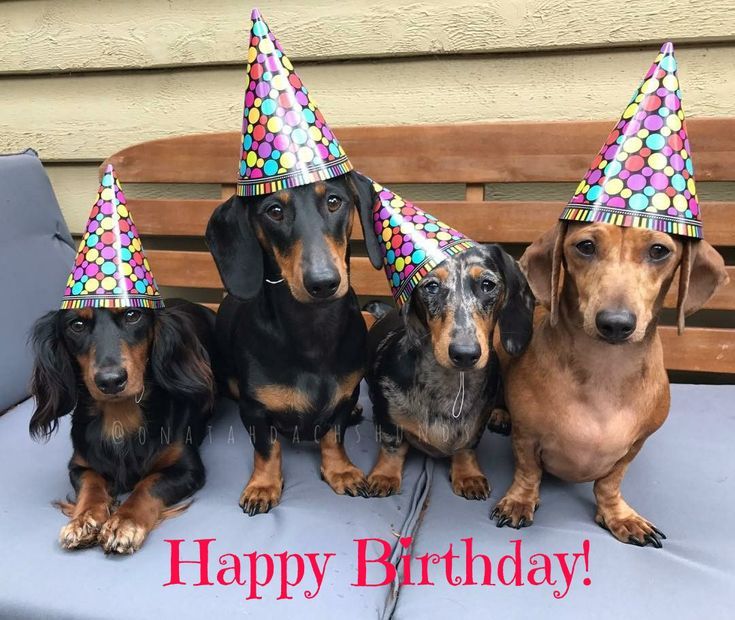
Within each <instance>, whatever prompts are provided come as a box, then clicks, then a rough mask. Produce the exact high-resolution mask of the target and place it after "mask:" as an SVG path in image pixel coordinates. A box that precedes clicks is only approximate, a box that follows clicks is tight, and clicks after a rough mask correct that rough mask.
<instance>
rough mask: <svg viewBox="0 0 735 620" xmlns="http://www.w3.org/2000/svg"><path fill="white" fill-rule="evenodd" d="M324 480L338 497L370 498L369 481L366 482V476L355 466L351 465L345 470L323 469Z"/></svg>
mask: <svg viewBox="0 0 735 620" xmlns="http://www.w3.org/2000/svg"><path fill="white" fill-rule="evenodd" d="M322 480H324V481H325V482H326V483H327V484H328V485H329V486H330V487H332V490H333V491H334V492H335V493H337V494H338V495H349V496H351V497H356V496H358V495H360V496H362V497H369V487H368V482H367V480H365V474H363V473H362V472H361V471H360V470H359V469H358V468H357V467H355V466H354V465H349V466H348V467H346V468H345V469H334V468H330V469H326V468H324V467H322Z"/></svg>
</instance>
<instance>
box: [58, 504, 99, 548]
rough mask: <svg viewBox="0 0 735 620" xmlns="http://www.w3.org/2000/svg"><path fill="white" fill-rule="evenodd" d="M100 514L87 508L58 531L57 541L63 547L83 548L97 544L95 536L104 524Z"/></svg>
mask: <svg viewBox="0 0 735 620" xmlns="http://www.w3.org/2000/svg"><path fill="white" fill-rule="evenodd" d="M104 522H105V521H104V519H103V518H102V515H99V514H97V515H96V514H95V513H94V512H93V511H91V510H87V511H86V512H84V513H82V514H81V515H79V516H78V517H75V518H74V519H72V520H71V521H69V523H67V524H66V525H65V526H64V527H62V528H61V531H60V532H59V543H60V544H61V547H62V548H63V549H84V548H85V547H91V546H93V545H95V544H97V536H98V534H99V532H100V528H101V527H102V525H103V524H104Z"/></svg>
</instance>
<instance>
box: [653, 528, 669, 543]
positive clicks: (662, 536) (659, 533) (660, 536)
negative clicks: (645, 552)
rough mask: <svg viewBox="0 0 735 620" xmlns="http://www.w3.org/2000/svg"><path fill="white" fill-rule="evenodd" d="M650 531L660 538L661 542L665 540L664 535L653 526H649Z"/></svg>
mask: <svg viewBox="0 0 735 620" xmlns="http://www.w3.org/2000/svg"><path fill="white" fill-rule="evenodd" d="M651 529H652V530H653V531H654V532H656V535H657V536H658V537H659V538H662V539H663V540H666V534H664V533H663V532H662V531H661V530H660V529H658V528H657V527H656V526H655V525H651Z"/></svg>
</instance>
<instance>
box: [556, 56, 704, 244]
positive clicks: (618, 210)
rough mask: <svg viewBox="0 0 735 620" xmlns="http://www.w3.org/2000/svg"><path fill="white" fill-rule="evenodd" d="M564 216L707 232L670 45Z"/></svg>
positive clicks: (688, 233)
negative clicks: (701, 211) (704, 225)
mask: <svg viewBox="0 0 735 620" xmlns="http://www.w3.org/2000/svg"><path fill="white" fill-rule="evenodd" d="M560 219H562V220H570V221H575V222H606V223H609V224H615V225H617V226H635V227H638V228H647V229H649V230H659V231H661V232H666V233H670V234H674V235H683V236H685V237H693V238H696V239H699V238H701V237H702V222H701V220H700V212H699V203H698V202H697V191H696V186H695V183H694V166H693V165H692V157H691V149H690V147H689V138H688V135H687V130H686V123H685V122H684V112H683V110H682V108H681V91H680V90H679V80H678V79H677V77H676V59H675V58H674V46H673V45H672V44H671V43H665V44H664V46H663V47H662V48H661V51H660V52H659V54H658V56H656V60H655V61H654V63H653V65H652V66H651V68H650V69H649V70H648V73H646V76H645V77H644V78H643V82H641V85H640V86H639V87H638V90H636V92H635V94H634V95H633V99H631V101H630V104H629V105H628V107H627V108H625V111H624V112H623V116H622V118H621V119H620V122H619V123H618V124H617V125H616V126H615V128H614V129H613V131H612V133H611V134H610V136H609V137H608V139H607V142H605V144H604V146H603V147H602V149H601V150H600V152H599V154H598V155H597V157H595V159H594V160H593V161H592V165H591V167H590V169H589V171H588V172H587V174H586V176H585V177H584V180H583V181H582V182H581V183H580V184H579V186H578V187H577V190H576V192H575V194H574V197H573V198H572V199H571V201H570V202H569V204H568V206H567V207H566V209H565V210H564V212H563V213H562V215H561V218H560Z"/></svg>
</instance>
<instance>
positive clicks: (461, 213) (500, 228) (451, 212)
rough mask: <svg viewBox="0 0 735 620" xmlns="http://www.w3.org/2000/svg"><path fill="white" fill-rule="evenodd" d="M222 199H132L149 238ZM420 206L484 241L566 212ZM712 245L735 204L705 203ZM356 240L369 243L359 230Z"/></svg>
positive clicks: (530, 231) (733, 241)
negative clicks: (364, 240)
mask: <svg viewBox="0 0 735 620" xmlns="http://www.w3.org/2000/svg"><path fill="white" fill-rule="evenodd" d="M219 203H220V201H219V200H129V201H128V206H129V207H130V210H131V212H132V213H133V217H134V218H135V222H136V224H137V226H138V229H139V230H140V231H141V232H142V233H143V234H145V235H156V236H187V237H194V236H202V235H203V234H204V231H205V230H206V228H207V222H208V221H209V217H210V216H211V214H212V211H214V209H215V208H216V207H217V205H218V204H219ZM416 204H417V205H418V206H419V207H421V208H422V209H424V210H425V211H428V212H429V213H431V214H432V215H434V216H436V217H437V218H439V219H440V220H442V221H444V222H446V223H447V224H449V225H450V226H452V227H453V228H456V229H457V230H461V231H462V232H463V233H464V234H466V235H467V236H469V237H472V238H473V239H475V240H477V241H481V242H495V243H531V242H533V241H535V240H536V238H538V237H539V236H540V235H541V234H542V233H543V232H544V231H546V230H548V229H549V228H551V227H552V226H553V225H554V224H555V222H556V220H557V219H558V217H559V214H560V213H561V208H562V204H560V203H558V202H551V201H548V202H521V201H506V202H502V201H493V202H465V201H456V202H434V201H417V202H416ZM702 217H703V219H704V222H705V234H706V237H707V240H708V241H709V242H710V243H711V244H713V245H717V246H735V203H732V202H711V203H703V204H702ZM352 238H353V239H363V233H362V228H361V227H360V226H359V225H357V224H356V225H355V226H354V227H353V230H352Z"/></svg>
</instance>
